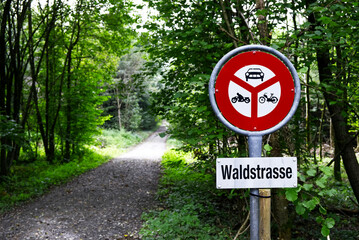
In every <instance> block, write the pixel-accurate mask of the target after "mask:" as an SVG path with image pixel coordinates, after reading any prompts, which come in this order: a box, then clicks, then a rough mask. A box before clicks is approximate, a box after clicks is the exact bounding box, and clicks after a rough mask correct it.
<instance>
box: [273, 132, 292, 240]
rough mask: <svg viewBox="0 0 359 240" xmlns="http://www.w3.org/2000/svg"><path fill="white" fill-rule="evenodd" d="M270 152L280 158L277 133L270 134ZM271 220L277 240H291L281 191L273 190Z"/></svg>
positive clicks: (284, 201) (286, 206) (280, 152)
mask: <svg viewBox="0 0 359 240" xmlns="http://www.w3.org/2000/svg"><path fill="white" fill-rule="evenodd" d="M270 144H271V147H272V150H271V154H270V156H271V157H282V156H283V155H282V151H281V146H280V141H279V132H275V133H272V134H271V141H270ZM272 191H273V194H272V196H273V218H274V222H275V223H276V224H277V226H278V239H280V240H290V239H292V230H291V222H290V219H289V211H288V200H287V199H286V198H285V195H284V192H283V190H282V189H273V190H272Z"/></svg>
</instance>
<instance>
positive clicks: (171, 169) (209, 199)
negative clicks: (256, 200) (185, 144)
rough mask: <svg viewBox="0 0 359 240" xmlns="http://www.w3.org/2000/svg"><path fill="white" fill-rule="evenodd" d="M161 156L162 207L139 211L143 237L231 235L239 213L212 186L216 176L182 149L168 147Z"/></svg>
mask: <svg viewBox="0 0 359 240" xmlns="http://www.w3.org/2000/svg"><path fill="white" fill-rule="evenodd" d="M162 159H163V160H162V167H163V176H162V178H161V180H160V187H159V191H158V198H159V200H161V202H162V203H163V204H164V208H163V209H162V208H160V209H158V210H154V211H150V212H148V213H144V214H143V215H142V218H143V220H144V221H145V224H144V225H143V228H142V229H141V231H140V234H141V236H142V239H144V240H146V239H148V240H149V239H181V240H182V239H216V240H217V239H231V238H232V239H233V236H232V235H233V228H234V227H235V226H236V225H237V224H238V222H240V219H239V216H240V215H241V214H239V212H237V211H238V209H233V202H232V203H229V202H228V201H229V199H228V196H224V195H223V194H222V195H221V194H220V193H219V192H218V190H216V189H215V176H214V175H212V174H206V173H203V172H199V171H196V169H195V168H194V167H193V166H194V164H193V159H192V158H191V155H189V154H186V153H184V152H180V151H175V150H170V151H167V152H166V153H165V154H164V156H163V157H162ZM227 194H228V192H227ZM237 206H238V205H237ZM230 208H231V209H230Z"/></svg>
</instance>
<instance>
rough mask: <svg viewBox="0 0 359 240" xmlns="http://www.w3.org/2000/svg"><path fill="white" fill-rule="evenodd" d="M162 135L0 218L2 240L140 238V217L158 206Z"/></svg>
mask: <svg viewBox="0 0 359 240" xmlns="http://www.w3.org/2000/svg"><path fill="white" fill-rule="evenodd" d="M163 131H165V127H160V129H159V130H158V131H157V132H155V133H154V134H152V135H151V136H150V137H149V138H148V139H147V140H146V141H145V142H143V143H142V144H140V145H138V146H136V147H134V148H133V149H131V150H130V151H129V152H127V153H125V154H123V155H121V156H120V157H118V158H114V159H112V160H111V161H109V162H108V163H105V164H103V165H102V166H100V167H98V168H96V169H93V170H91V171H89V172H87V173H85V174H83V175H81V176H79V177H77V178H75V179H74V180H72V181H71V182H69V183H67V184H64V185H62V186H57V187H54V188H53V189H52V190H51V191H50V192H49V193H47V194H45V195H44V196H42V197H40V198H37V199H34V200H33V201H32V202H30V203H27V204H25V205H23V206H21V207H18V208H16V209H14V210H12V211H10V212H7V213H5V214H3V215H0V239H1V240H26V239H36V240H38V239H64V240H80V239H83V240H90V239H93V240H105V239H108V240H125V239H139V235H138V232H139V230H140V228H141V225H142V221H141V214H142V213H143V212H144V211H147V210H149V209H153V208H155V207H156V200H155V193H156V191H157V185H158V179H159V174H160V164H159V163H160V160H161V156H162V155H163V153H164V152H165V150H166V139H165V138H161V137H159V136H158V134H159V133H160V132H163Z"/></svg>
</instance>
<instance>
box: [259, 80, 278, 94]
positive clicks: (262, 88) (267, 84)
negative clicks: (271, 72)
mask: <svg viewBox="0 0 359 240" xmlns="http://www.w3.org/2000/svg"><path fill="white" fill-rule="evenodd" d="M278 81H279V79H277V77H276V76H274V77H272V78H271V79H268V80H267V81H265V82H263V83H262V84H260V85H258V86H257V87H255V88H254V91H256V92H257V93H258V92H260V91H262V90H264V89H266V88H268V87H270V86H272V85H274V84H275V83H277V82H278Z"/></svg>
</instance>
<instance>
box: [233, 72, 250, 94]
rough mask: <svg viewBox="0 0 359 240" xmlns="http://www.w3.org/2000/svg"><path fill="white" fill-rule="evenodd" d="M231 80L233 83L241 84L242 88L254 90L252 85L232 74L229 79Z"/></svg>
mask: <svg viewBox="0 0 359 240" xmlns="http://www.w3.org/2000/svg"><path fill="white" fill-rule="evenodd" d="M231 81H232V82H234V83H235V84H237V85H239V86H241V87H242V88H244V89H246V90H247V91H249V92H253V91H255V88H254V87H253V86H252V85H250V84H248V83H246V82H245V81H243V80H242V79H240V78H239V77H237V76H235V75H234V78H233V80H231Z"/></svg>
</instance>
